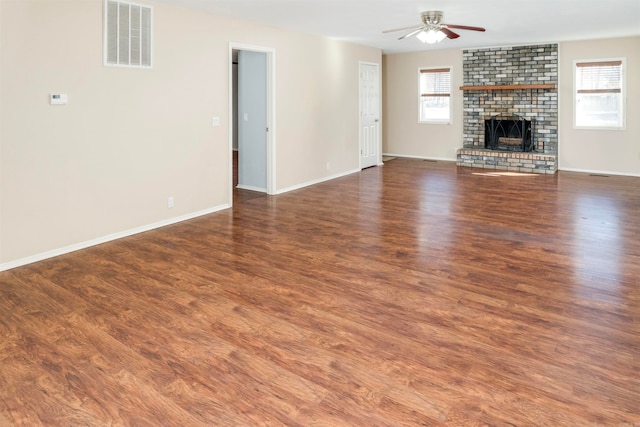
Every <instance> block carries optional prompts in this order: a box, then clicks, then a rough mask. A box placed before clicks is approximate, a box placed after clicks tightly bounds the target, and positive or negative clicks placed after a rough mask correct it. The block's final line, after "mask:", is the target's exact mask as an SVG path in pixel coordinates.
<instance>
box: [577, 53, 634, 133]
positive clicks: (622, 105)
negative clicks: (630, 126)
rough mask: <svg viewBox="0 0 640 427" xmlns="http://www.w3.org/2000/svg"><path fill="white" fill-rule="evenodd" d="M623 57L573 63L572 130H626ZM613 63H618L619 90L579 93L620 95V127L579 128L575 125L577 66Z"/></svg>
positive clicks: (596, 90)
mask: <svg viewBox="0 0 640 427" xmlns="http://www.w3.org/2000/svg"><path fill="white" fill-rule="evenodd" d="M626 62H627V61H626V58H625V57H619V58H598V59H576V60H574V61H573V69H572V70H571V71H572V78H573V93H572V98H573V123H572V125H573V129H577V130H589V129H591V130H607V131H620V130H626V125H627V93H626V92H627V64H626ZM614 63H620V66H621V68H622V69H621V72H622V76H621V78H620V84H621V86H622V87H621V88H620V89H618V90H606V89H592V90H582V91H581V93H594V94H595V93H620V109H621V114H622V118H621V124H620V126H579V125H578V124H577V119H578V108H577V107H578V105H577V104H578V96H577V95H578V87H577V86H578V82H577V80H578V79H577V77H578V67H579V65H578V64H582V65H581V66H583V67H584V66H589V65H592V66H594V65H599V64H602V65H612V64H614Z"/></svg>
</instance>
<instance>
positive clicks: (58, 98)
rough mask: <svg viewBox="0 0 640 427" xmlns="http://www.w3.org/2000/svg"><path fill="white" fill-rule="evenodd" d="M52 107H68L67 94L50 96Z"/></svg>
mask: <svg viewBox="0 0 640 427" xmlns="http://www.w3.org/2000/svg"><path fill="white" fill-rule="evenodd" d="M50 100H51V105H66V103H67V94H66V93H52V94H51V96H50Z"/></svg>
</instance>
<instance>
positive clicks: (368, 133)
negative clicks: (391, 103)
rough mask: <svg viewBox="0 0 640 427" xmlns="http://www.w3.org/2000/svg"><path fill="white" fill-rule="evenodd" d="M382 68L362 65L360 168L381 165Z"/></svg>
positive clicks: (370, 64) (366, 64) (362, 63)
mask: <svg viewBox="0 0 640 427" xmlns="http://www.w3.org/2000/svg"><path fill="white" fill-rule="evenodd" d="M380 145H381V144H380V66H379V65H378V64H372V63H366V62H361V63H360V168H362V169H364V168H368V167H370V166H375V165H378V164H381V163H382V162H381V160H382V159H381V157H380V155H381V154H380V151H381V148H380Z"/></svg>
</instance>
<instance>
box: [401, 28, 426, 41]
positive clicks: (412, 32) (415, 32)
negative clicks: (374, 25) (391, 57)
mask: <svg viewBox="0 0 640 427" xmlns="http://www.w3.org/2000/svg"><path fill="white" fill-rule="evenodd" d="M420 31H422V27H418V28H417V29H415V30H413V31H411V32H410V33H407V34H405V35H404V36H402V37H398V40H403V39H406V38H407V37H411V36H414V35H416V34H418V33H419V32H420Z"/></svg>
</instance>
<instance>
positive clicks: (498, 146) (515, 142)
mask: <svg viewBox="0 0 640 427" xmlns="http://www.w3.org/2000/svg"><path fill="white" fill-rule="evenodd" d="M533 125H534V122H533V120H527V119H525V118H522V117H520V116H493V117H491V118H490V119H488V120H485V121H484V146H485V148H488V149H490V150H503V151H534V150H535V144H534V141H533Z"/></svg>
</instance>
